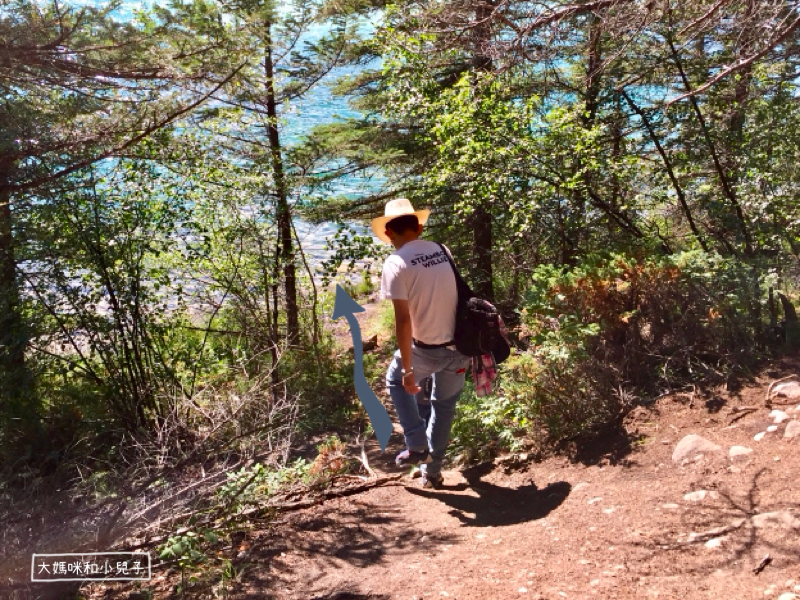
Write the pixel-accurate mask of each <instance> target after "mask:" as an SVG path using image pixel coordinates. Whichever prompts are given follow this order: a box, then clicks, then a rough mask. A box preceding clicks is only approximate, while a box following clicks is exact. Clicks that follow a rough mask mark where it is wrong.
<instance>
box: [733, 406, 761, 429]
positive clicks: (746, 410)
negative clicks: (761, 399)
mask: <svg viewBox="0 0 800 600" xmlns="http://www.w3.org/2000/svg"><path fill="white" fill-rule="evenodd" d="M758 409H759V407H758V406H734V407H732V408H731V414H732V415H736V416H734V417H733V418H732V419H731V420H730V421H728V425H731V424H732V423H735V422H736V421H738V420H739V419H741V418H744V417H746V416H747V415H749V414H750V413H753V412H755V411H757V410H758Z"/></svg>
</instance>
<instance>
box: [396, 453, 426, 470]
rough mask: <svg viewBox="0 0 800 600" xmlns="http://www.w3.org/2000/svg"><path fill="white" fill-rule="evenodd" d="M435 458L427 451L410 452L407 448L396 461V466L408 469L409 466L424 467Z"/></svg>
mask: <svg viewBox="0 0 800 600" xmlns="http://www.w3.org/2000/svg"><path fill="white" fill-rule="evenodd" d="M431 460H433V457H432V456H431V453H430V452H428V451H427V450H413V451H412V450H409V449H408V448H406V449H405V450H403V451H402V452H401V453H400V454H398V455H397V456H396V457H395V459H394V464H396V465H397V466H398V467H407V466H408V465H423V464H427V463H429V462H431Z"/></svg>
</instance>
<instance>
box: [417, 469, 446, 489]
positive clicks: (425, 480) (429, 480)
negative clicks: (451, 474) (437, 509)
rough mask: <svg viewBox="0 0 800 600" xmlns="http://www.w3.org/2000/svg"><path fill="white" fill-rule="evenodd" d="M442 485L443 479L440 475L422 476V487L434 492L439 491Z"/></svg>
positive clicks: (425, 474)
mask: <svg viewBox="0 0 800 600" xmlns="http://www.w3.org/2000/svg"><path fill="white" fill-rule="evenodd" d="M443 485H444V477H443V476H442V474H441V473H439V474H438V475H428V474H427V473H423V474H422V487H424V488H431V489H434V490H438V489H440V488H441V487H442V486H443Z"/></svg>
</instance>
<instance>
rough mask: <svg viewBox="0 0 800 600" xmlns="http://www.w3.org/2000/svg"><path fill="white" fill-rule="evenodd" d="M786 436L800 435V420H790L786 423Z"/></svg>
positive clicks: (784, 434)
mask: <svg viewBox="0 0 800 600" xmlns="http://www.w3.org/2000/svg"><path fill="white" fill-rule="evenodd" d="M783 437H785V438H790V439H791V438H796V437H800V421H789V423H787V424H786V431H784V432H783Z"/></svg>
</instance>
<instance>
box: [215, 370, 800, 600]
mask: <svg viewBox="0 0 800 600" xmlns="http://www.w3.org/2000/svg"><path fill="white" fill-rule="evenodd" d="M790 387H791V386H790ZM792 389H793V390H794V392H792V390H788V391H789V396H791V393H797V396H798V397H796V398H791V397H786V396H783V397H781V398H775V402H776V403H777V402H779V401H783V402H785V403H786V405H785V406H774V407H773V408H781V409H784V411H785V413H786V415H787V417H788V418H785V420H783V421H782V422H780V423H778V424H777V428H776V430H775V431H768V429H767V428H768V427H770V426H772V427H774V426H775V423H774V421H776V420H779V418H780V416H778V417H775V416H774V415H773V416H772V417H771V416H770V412H771V409H770V408H767V407H765V406H764V401H765V391H766V382H764V383H761V384H760V385H756V386H752V387H750V388H745V389H743V390H742V391H741V392H740V393H739V394H736V395H730V397H728V398H727V399H725V398H722V397H711V398H707V399H704V400H701V399H696V398H691V397H690V396H689V395H678V396H671V397H667V398H663V399H661V400H659V401H658V402H657V403H656V404H655V405H654V406H653V407H651V408H649V409H646V408H639V409H637V410H636V411H634V413H632V414H631V415H629V417H628V419H627V420H626V426H625V432H619V433H618V434H617V435H616V436H612V439H608V440H605V442H606V447H605V448H603V447H598V448H596V450H597V452H594V453H591V452H585V451H584V454H583V456H581V455H580V454H579V456H578V458H579V459H581V460H582V461H583V462H581V461H580V460H579V461H577V462H570V461H568V460H567V459H565V458H555V459H551V460H547V461H544V462H542V463H538V464H530V463H527V462H526V461H525V457H524V456H523V457H518V458H516V459H515V457H511V459H508V458H507V459H506V460H504V461H496V462H495V463H491V464H486V465H480V466H478V467H474V468H472V469H469V470H466V471H464V472H458V471H447V472H445V483H446V487H445V488H444V489H442V490H437V491H433V490H422V489H420V488H419V479H416V480H412V479H410V478H405V479H404V480H402V481H401V482H399V483H398V485H394V486H391V487H382V488H377V489H373V490H370V491H368V492H366V493H363V494H360V495H358V496H355V497H350V498H341V499H336V500H332V501H329V502H327V503H325V504H322V505H320V506H318V507H315V508H313V509H309V510H307V511H304V512H302V513H298V514H295V515H293V516H292V517H291V518H290V520H289V522H288V523H285V524H284V525H282V526H280V527H278V528H276V529H274V530H272V531H269V532H261V533H259V534H256V535H254V536H253V537H252V539H250V540H249V541H248V544H247V551H246V557H244V558H243V562H244V563H247V565H248V566H246V567H245V572H244V573H243V576H242V581H241V584H240V585H239V586H238V588H237V589H236V591H235V592H234V593H233V595H232V596H231V597H232V598H241V599H244V598H271V597H274V598H279V599H287V600H288V599H309V598H314V599H319V600H322V599H334V598H336V599H338V600H344V599H347V598H350V599H358V598H386V599H390V598H391V599H395V598H397V599H401V598H402V599H405V600H412V599H415V598H416V599H417V600H419V599H423V598H425V599H429V598H461V599H480V600H486V599H489V598H547V599H550V598H553V599H558V598H620V599H625V598H715V599H717V598H737V599H744V598H754V599H755V598H765V597H766V598H770V597H774V598H781V600H787V599H789V598H792V597H793V596H792V593H793V592H798V594H800V564H799V563H798V559H800V540H799V539H798V533H800V484H798V478H797V468H798V459H799V458H800V438H795V439H789V438H785V437H784V434H785V431H786V427H787V426H788V424H789V423H791V422H792V421H796V420H798V419H800V411H798V410H797V408H798V407H797V405H798V404H800V385H798V386H796V387H794V388H792ZM789 402H791V403H792V404H788V403H789ZM743 405H746V406H758V407H759V408H758V409H757V410H755V411H752V412H749V413H739V412H733V411H732V407H734V406H743ZM740 417H741V418H740ZM792 427H794V426H792ZM761 432H764V433H765V435H764V436H763V439H761V440H760V441H755V440H754V436H755V435H756V434H759V433H761ZM689 434H699V435H702V436H703V437H704V438H706V439H707V440H709V441H711V442H713V443H714V444H717V445H718V446H719V447H720V450H719V451H706V452H703V453H697V454H692V455H691V456H688V457H687V458H686V459H685V460H683V461H682V462H681V463H676V462H675V461H673V457H672V454H673V451H674V449H675V448H676V446H677V444H678V442H679V441H680V440H681V439H682V438H684V437H685V436H686V435H689ZM392 442H393V445H392V447H390V448H389V449H387V452H386V454H385V455H380V451H379V450H378V449H377V448H374V449H372V450H371V452H370V454H371V455H372V465H373V467H375V468H376V469H378V470H382V471H386V472H396V470H395V469H394V468H393V467H392V466H391V464H392V463H391V456H393V454H394V452H395V451H397V450H399V449H400V436H399V435H398V434H397V433H396V434H395V436H393V439H392ZM732 446H743V447H746V448H749V449H751V450H752V452H750V453H747V454H743V455H741V456H738V457H735V458H731V457H730V454H729V453H730V448H731V447H732ZM742 452H745V451H742ZM760 515H766V516H760ZM767 554H768V555H769V557H770V559H771V560H770V562H769V563H768V564H767V565H766V566H765V567H764V568H763V570H762V571H761V572H760V573H759V574H755V573H754V571H753V570H754V568H756V567H757V566H758V565H759V563H760V562H762V559H764V557H765V555H767Z"/></svg>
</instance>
